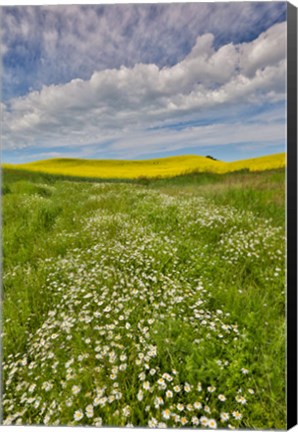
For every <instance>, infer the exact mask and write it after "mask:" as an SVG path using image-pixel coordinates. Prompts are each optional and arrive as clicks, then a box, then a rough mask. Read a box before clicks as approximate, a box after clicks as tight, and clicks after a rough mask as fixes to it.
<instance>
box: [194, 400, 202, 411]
mask: <svg viewBox="0 0 298 432" xmlns="http://www.w3.org/2000/svg"><path fill="white" fill-rule="evenodd" d="M193 406H194V407H195V409H197V410H199V409H201V408H202V404H201V402H195V403H194V404H193Z"/></svg>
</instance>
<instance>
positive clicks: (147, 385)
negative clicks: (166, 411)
mask: <svg viewBox="0 0 298 432" xmlns="http://www.w3.org/2000/svg"><path fill="white" fill-rule="evenodd" d="M143 389H144V390H150V382H149V381H145V382H144V384H143Z"/></svg>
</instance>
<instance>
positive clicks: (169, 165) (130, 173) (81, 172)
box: [3, 153, 286, 179]
mask: <svg viewBox="0 0 298 432" xmlns="http://www.w3.org/2000/svg"><path fill="white" fill-rule="evenodd" d="M285 164H286V154H285V153H279V154H274V155H270V156H262V157H258V158H253V159H245V160H240V161H236V162H222V161H214V160H212V159H209V158H206V157H204V156H193V155H190V156H173V157H168V158H160V159H147V160H104V159H102V160H85V159H47V160H41V161H37V162H31V163H26V164H18V165H12V164H4V165H3V167H4V168H5V167H6V168H13V169H20V170H26V171H36V172H42V173H48V174H60V175H65V176H75V177H93V178H118V179H119V178H123V179H133V178H139V177H150V178H154V177H173V176H176V175H180V174H186V173H191V172H212V173H219V174H221V173H227V172H232V171H238V170H242V169H248V170H250V171H264V170H268V169H277V168H284V167H285Z"/></svg>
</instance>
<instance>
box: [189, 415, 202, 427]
mask: <svg viewBox="0 0 298 432" xmlns="http://www.w3.org/2000/svg"><path fill="white" fill-rule="evenodd" d="M191 422H192V424H194V425H198V424H199V423H200V420H199V419H198V417H196V416H193V417H192V418H191Z"/></svg>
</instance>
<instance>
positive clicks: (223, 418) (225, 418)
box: [220, 412, 230, 422]
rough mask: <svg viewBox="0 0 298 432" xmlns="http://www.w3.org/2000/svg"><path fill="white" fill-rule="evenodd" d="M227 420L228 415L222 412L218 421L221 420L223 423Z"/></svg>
mask: <svg viewBox="0 0 298 432" xmlns="http://www.w3.org/2000/svg"><path fill="white" fill-rule="evenodd" d="M229 418H230V416H229V414H228V413H226V412H222V413H221V414H220V419H221V421H223V422H225V421H227V420H229Z"/></svg>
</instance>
